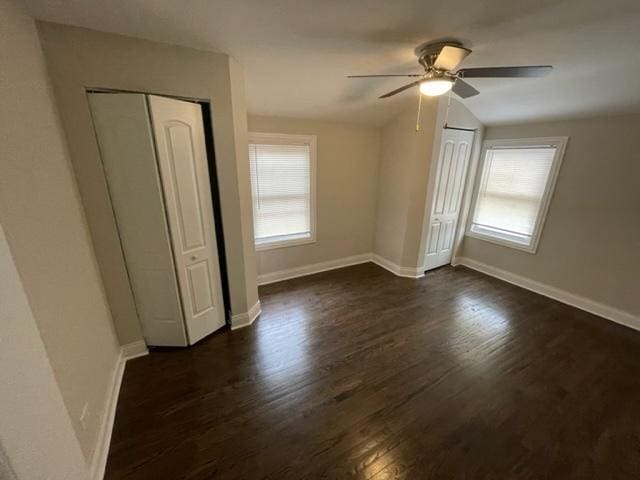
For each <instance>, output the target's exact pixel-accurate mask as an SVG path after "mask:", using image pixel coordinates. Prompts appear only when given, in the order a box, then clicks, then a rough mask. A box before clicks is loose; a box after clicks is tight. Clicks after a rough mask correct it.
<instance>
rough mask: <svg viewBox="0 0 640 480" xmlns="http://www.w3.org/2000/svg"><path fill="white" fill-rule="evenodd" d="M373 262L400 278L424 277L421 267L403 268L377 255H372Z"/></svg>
mask: <svg viewBox="0 0 640 480" xmlns="http://www.w3.org/2000/svg"><path fill="white" fill-rule="evenodd" d="M371 261H372V262H373V263H375V264H376V265H379V266H381V267H382V268H384V269H386V270H389V271H390V272H391V273H393V274H394V275H397V276H398V277H406V278H422V277H424V268H421V267H401V266H400V265H398V264H396V263H393V262H392V261H391V260H387V259H386V258H384V257H381V256H380V255H378V254H377V253H372V254H371Z"/></svg>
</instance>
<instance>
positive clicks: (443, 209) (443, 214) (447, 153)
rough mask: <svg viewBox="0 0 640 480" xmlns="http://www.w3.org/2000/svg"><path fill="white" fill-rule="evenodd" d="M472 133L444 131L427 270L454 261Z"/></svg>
mask: <svg viewBox="0 0 640 480" xmlns="http://www.w3.org/2000/svg"><path fill="white" fill-rule="evenodd" d="M473 134H474V132H467V131H464V130H452V129H445V130H444V131H443V132H442V140H441V146H440V155H439V157H438V166H437V170H436V182H435V185H434V193H433V198H432V201H431V216H430V218H429V223H428V232H427V244H426V252H425V270H429V269H431V268H436V267H440V266H442V265H446V264H448V263H450V262H451V255H452V254H453V242H454V238H455V233H456V226H457V225H458V217H459V215H460V207H461V204H462V194H463V192H464V187H465V179H466V178H467V168H468V166H469V157H470V155H471V147H472V145H473Z"/></svg>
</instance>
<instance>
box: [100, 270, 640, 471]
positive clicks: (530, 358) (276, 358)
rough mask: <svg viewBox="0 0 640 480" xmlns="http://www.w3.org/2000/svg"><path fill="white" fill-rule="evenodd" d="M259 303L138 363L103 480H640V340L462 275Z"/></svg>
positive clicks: (365, 284) (329, 283)
mask: <svg viewBox="0 0 640 480" xmlns="http://www.w3.org/2000/svg"><path fill="white" fill-rule="evenodd" d="M260 298H261V300H262V315H261V317H260V318H259V319H258V320H257V322H256V323H255V324H254V325H253V327H250V328H245V329H242V330H238V331H234V332H230V331H223V332H219V333H216V334H214V335H212V336H211V337H210V338H208V339H206V340H205V341H203V342H201V343H200V344H198V345H197V346H195V347H193V348H190V349H184V350H156V351H154V352H153V353H152V354H151V355H150V356H148V357H143V358H139V359H136V360H133V361H131V362H129V363H128V364H127V368H126V372H125V376H124V382H123V386H122V391H121V394H120V403H119V405H118V410H117V416H116V422H115V429H114V432H113V439H112V443H111V452H110V454H109V461H108V465H107V474H106V478H107V479H110V480H115V479H154V480H157V479H160V480H164V479H170V480H174V479H213V478H215V479H274V480H280V479H321V478H330V479H340V478H372V479H376V480H380V479H390V478H407V479H558V480H564V479H591V478H593V479H596V478H597V479H623V478H624V479H637V478H640V334H639V333H638V332H634V331H632V330H629V329H626V328H624V327H621V326H618V325H616V324H613V323H611V322H608V321H606V320H603V319H601V318H598V317H596V316H593V315H590V314H588V313H585V312H583V311H581V310H577V309H575V308H572V307H569V306H566V305H563V304H561V303H558V302H555V301H553V300H550V299H548V298H545V297H542V296H539V295H536V294H534V293H531V292H529V291H527V290H523V289H520V288H518V287H515V286H512V285H509V284H507V283H504V282H501V281H499V280H496V279H493V278H491V277H487V276H484V275H482V274H480V273H477V272H474V271H471V270H468V269H465V268H460V267H459V268H455V269H454V268H451V267H446V268H442V269H439V270H435V271H433V272H431V273H428V274H427V275H426V277H425V278H423V279H420V280H410V279H403V278H398V277H395V276H394V275H392V274H390V273H388V272H386V271H385V270H383V269H381V268H379V267H377V266H375V265H373V264H364V265H358V266H355V267H349V268H345V269H341V270H334V271H332V272H325V273H321V274H318V275H314V276H308V277H303V278H299V279H294V280H289V281H286V282H281V283H277V284H272V285H269V286H265V287H261V288H260Z"/></svg>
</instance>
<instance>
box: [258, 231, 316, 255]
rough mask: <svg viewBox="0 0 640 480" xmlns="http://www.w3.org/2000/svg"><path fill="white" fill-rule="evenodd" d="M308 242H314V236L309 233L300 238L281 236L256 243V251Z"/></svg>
mask: <svg viewBox="0 0 640 480" xmlns="http://www.w3.org/2000/svg"><path fill="white" fill-rule="evenodd" d="M310 243H316V237H315V236H314V235H311V236H309V237H302V238H283V239H280V240H274V241H271V242H264V243H256V244H255V247H256V252H263V251H265V250H274V249H276V248H285V247H294V246H297V245H307V244H310Z"/></svg>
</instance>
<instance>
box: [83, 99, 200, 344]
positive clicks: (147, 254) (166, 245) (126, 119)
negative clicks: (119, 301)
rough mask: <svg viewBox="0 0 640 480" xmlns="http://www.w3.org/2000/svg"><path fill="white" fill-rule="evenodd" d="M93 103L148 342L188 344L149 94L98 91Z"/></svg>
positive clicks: (107, 172)
mask: <svg viewBox="0 0 640 480" xmlns="http://www.w3.org/2000/svg"><path fill="white" fill-rule="evenodd" d="M89 104H90V106H91V114H92V117H93V123H94V127H95V130H96V136H97V138H98V144H99V146H100V155H101V157H102V163H103V166H104V171H105V176H106V178H107V185H108V187H109V195H110V197H111V205H112V207H113V211H114V214H115V218H116V223H117V226H118V233H119V235H120V244H121V245H122V251H123V253H124V258H125V262H126V265H127V273H128V274H129V281H130V282H131V289H132V291H133V296H134V299H135V303H136V309H137V312H138V317H139V319H140V325H141V327H142V331H143V334H144V338H145V341H146V342H147V344H148V345H156V346H173V347H178V346H186V345H187V344H188V342H187V334H186V331H185V327H184V320H183V318H182V306H181V305H180V293H179V290H178V282H177V278H176V272H175V267H174V264H173V252H172V250H171V242H170V240H169V229H168V226H167V219H166V215H165V211H164V200H163V196H162V188H161V186H160V176H159V174H158V166H157V162H156V157H155V148H154V142H153V134H152V131H151V123H150V121H149V113H148V111H147V103H146V98H145V96H144V95H142V94H131V93H92V94H89Z"/></svg>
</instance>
